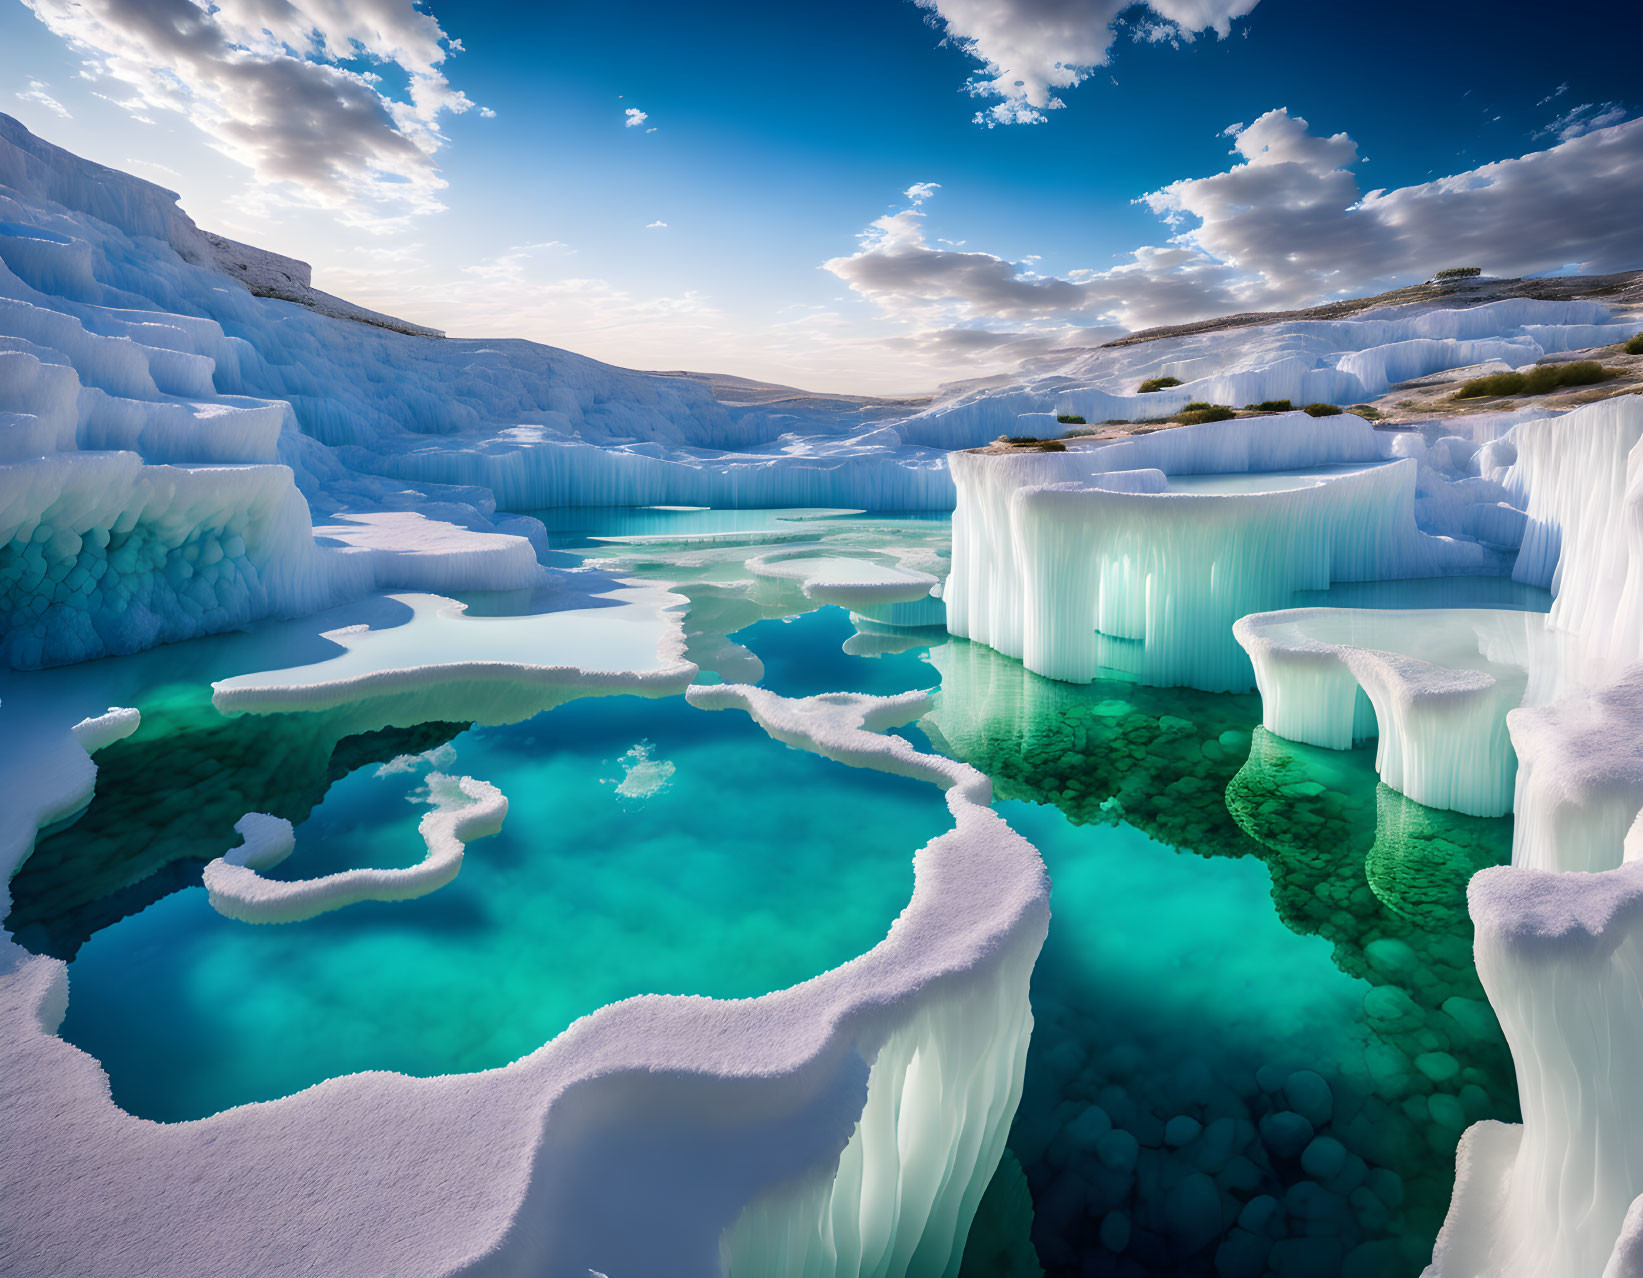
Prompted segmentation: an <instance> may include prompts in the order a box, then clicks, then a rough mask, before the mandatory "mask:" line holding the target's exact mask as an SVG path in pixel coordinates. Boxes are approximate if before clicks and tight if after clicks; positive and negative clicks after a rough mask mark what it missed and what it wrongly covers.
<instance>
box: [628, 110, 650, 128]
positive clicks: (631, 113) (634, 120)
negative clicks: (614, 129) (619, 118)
mask: <svg viewBox="0 0 1643 1278" xmlns="http://www.w3.org/2000/svg"><path fill="white" fill-rule="evenodd" d="M648 119H650V117H649V116H648V115H646V114H645V113H644V112H643V111H641V110H640V109H639V108H638V107H629V108H628V109H627V119H626V121H624V122H623V125H622V127H623V128H625V129H637V128H638V127H639V126H640V125H641V124H643V123H644V122H645V121H646V120H648Z"/></svg>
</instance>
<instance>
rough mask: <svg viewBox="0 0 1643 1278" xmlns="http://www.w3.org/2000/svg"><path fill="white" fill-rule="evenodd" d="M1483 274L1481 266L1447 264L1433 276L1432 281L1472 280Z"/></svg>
mask: <svg viewBox="0 0 1643 1278" xmlns="http://www.w3.org/2000/svg"><path fill="white" fill-rule="evenodd" d="M1482 274H1483V268H1482V267H1481V266H1446V267H1444V268H1443V270H1441V271H1439V272H1438V273H1437V274H1436V275H1434V276H1433V277H1432V282H1433V283H1437V282H1439V281H1441V280H1470V279H1476V278H1477V277H1478V276H1479V275H1482Z"/></svg>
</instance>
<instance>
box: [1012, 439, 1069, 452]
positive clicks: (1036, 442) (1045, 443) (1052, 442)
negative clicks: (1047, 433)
mask: <svg viewBox="0 0 1643 1278" xmlns="http://www.w3.org/2000/svg"><path fill="white" fill-rule="evenodd" d="M997 442H998V443H1000V444H1008V445H1010V447H1012V448H1020V449H1022V450H1023V451H1026V452H1034V453H1064V452H1066V451H1067V446H1066V445H1065V444H1063V443H1062V442H1061V441H1060V440H1059V439H1040V438H1039V437H1038V436H1037V435H1000V436H999V437H998V441H997Z"/></svg>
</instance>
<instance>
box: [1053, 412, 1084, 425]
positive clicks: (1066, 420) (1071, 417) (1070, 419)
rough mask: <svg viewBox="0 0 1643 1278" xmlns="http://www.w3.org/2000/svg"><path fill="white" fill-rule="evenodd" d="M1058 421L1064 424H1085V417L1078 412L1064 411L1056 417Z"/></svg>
mask: <svg viewBox="0 0 1643 1278" xmlns="http://www.w3.org/2000/svg"><path fill="white" fill-rule="evenodd" d="M1056 421H1058V422H1060V423H1061V424H1062V425H1063V426H1082V425H1083V424H1084V419H1083V418H1082V417H1080V416H1079V415H1078V414H1077V413H1062V414H1060V415H1059V416H1058V417H1057V418H1056Z"/></svg>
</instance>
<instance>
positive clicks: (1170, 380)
mask: <svg viewBox="0 0 1643 1278" xmlns="http://www.w3.org/2000/svg"><path fill="white" fill-rule="evenodd" d="M1180 384H1181V379H1180V378H1179V377H1149V378H1148V379H1147V380H1146V381H1144V382H1142V383H1141V385H1140V386H1139V387H1138V388H1137V390H1136V394H1138V395H1150V394H1152V392H1153V391H1161V390H1163V389H1164V388H1165V387H1167V386H1179V385H1180Z"/></svg>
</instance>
